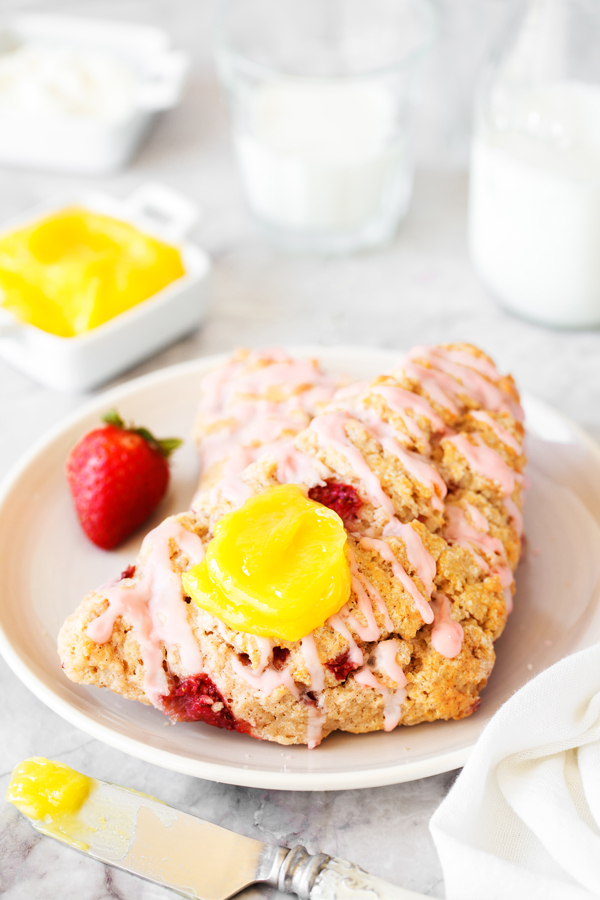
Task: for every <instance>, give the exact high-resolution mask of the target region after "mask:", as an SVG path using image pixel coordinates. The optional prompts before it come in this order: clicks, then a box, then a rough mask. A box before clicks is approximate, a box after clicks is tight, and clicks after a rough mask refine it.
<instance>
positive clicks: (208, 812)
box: [0, 0, 600, 900]
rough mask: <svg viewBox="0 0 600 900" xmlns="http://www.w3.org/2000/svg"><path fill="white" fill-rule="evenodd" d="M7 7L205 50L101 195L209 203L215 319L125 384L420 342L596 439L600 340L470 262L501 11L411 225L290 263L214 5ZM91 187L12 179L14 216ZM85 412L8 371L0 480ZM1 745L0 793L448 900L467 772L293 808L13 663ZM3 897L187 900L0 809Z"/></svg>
mask: <svg viewBox="0 0 600 900" xmlns="http://www.w3.org/2000/svg"><path fill="white" fill-rule="evenodd" d="M9 5H10V4H9ZM12 5H13V6H14V8H18V9H39V8H43V9H44V10H46V11H47V10H49V9H52V10H57V11H71V12H72V11H74V10H75V9H76V11H77V12H78V13H80V12H82V11H83V8H85V13H86V14H100V15H105V16H107V17H108V16H110V17H115V18H123V19H140V18H144V19H145V20H146V21H149V22H155V23H157V24H160V25H163V26H165V27H168V28H169V30H170V31H171V32H172V34H173V35H174V37H175V39H176V41H177V42H178V43H179V44H180V45H182V46H186V47H188V48H189V49H190V50H191V51H192V52H193V68H192V73H191V77H190V82H189V85H188V88H187V90H186V93H185V97H184V99H183V102H182V104H181V106H180V107H179V108H178V109H176V110H174V111H172V112H169V113H168V114H166V115H164V116H163V118H162V119H161V121H160V122H159V123H158V126H157V128H156V129H155V131H154V133H153V134H152V135H151V137H150V139H149V141H148V142H147V144H146V146H145V148H144V150H143V152H142V153H141V155H140V156H139V157H138V159H137V160H136V162H135V164H134V165H133V166H132V167H130V168H129V169H128V170H127V171H125V172H123V173H120V174H118V175H116V176H113V177H110V178H103V179H98V180H97V181H96V184H97V185H98V186H99V187H101V188H103V189H106V190H108V191H112V192H114V193H115V194H118V195H124V194H126V193H127V192H128V191H129V190H130V189H132V188H133V187H135V186H137V185H138V184H140V183H142V182H143V181H145V180H147V179H158V180H162V181H164V182H166V183H167V184H169V185H170V186H172V187H173V188H175V189H180V190H182V191H184V192H185V193H187V194H188V195H189V196H191V197H192V198H193V199H194V200H196V201H198V202H199V203H200V205H201V206H202V208H203V211H204V216H203V219H202V221H201V222H200V223H199V225H198V226H197V228H196V229H195V232H194V237H195V238H196V239H197V240H198V241H199V242H201V243H202V244H203V245H204V246H205V247H206V248H207V249H208V250H209V252H210V253H211V255H212V257H213V261H214V278H213V282H212V289H211V304H210V310H209V314H208V318H207V320H206V323H205V325H204V326H203V328H201V329H200V330H199V331H198V332H196V333H195V334H192V335H190V336H189V337H188V338H186V339H185V340H183V341H181V342H180V343H178V344H177V345H175V346H172V347H170V348H168V349H167V350H165V351H164V352H162V353H161V354H159V355H158V356H156V357H154V358H153V359H151V360H148V361H147V362H145V363H144V364H143V365H141V366H139V367H138V368H137V369H135V370H134V371H132V372H128V373H126V374H125V375H123V376H122V377H121V378H120V379H118V381H123V380H125V379H128V378H131V377H135V376H136V375H139V374H142V373H144V372H148V371H152V370H154V369H158V368H160V367H162V366H166V365H169V364H172V363H175V362H179V361H182V360H187V359H192V358H194V357H196V356H197V355H201V354H209V353H215V352H219V351H223V350H230V349H232V348H233V347H235V346H236V345H239V344H242V343H243V344H246V345H252V346H255V345H260V344H265V343H274V342H283V343H313V342H317V343H322V344H325V345H335V344H338V343H345V344H348V343H354V344H361V345H366V346H373V347H386V348H393V349H398V350H400V349H401V348H406V347H408V346H410V345H411V344H413V343H417V342H419V343H421V342H436V341H444V340H468V341H473V342H475V343H478V344H480V345H481V346H482V347H483V348H485V349H486V350H487V351H489V352H490V353H491V354H492V355H493V356H494V357H495V358H496V360H497V361H498V363H499V365H500V366H501V367H502V368H505V369H508V370H510V371H512V372H513V373H514V375H515V377H516V378H517V381H518V383H519V386H520V387H521V388H522V389H525V390H527V391H530V392H531V393H533V394H536V395H538V396H539V397H541V398H543V399H545V400H547V401H549V402H550V403H552V404H554V405H555V406H556V407H558V408H559V409H560V410H562V411H563V412H564V413H566V414H568V415H570V416H571V417H572V418H574V419H575V420H576V421H577V422H579V423H580V424H581V425H583V426H584V427H585V428H587V429H588V430H589V431H590V432H591V433H592V434H594V435H596V436H598V437H600V333H599V332H598V331H589V332H559V331H551V330H548V329H545V328H541V327H538V326H535V325H531V324H528V323H526V322H522V321H519V320H517V319H515V318H513V317H511V316H509V315H508V314H506V313H504V312H503V311H502V309H500V308H499V307H498V306H497V305H496V304H495V302H494V300H493V298H492V297H491V296H490V295H489V294H488V293H487V292H486V290H485V288H484V287H483V286H482V285H481V283H480V282H479V281H478V279H477V276H476V274H475V272H474V271H473V269H472V267H471V265H470V263H469V258H468V254H467V249H466V242H465V224H466V202H467V175H466V172H465V170H464V169H462V168H460V167H457V166H453V167H452V166H448V165H447V162H448V160H451V161H453V162H454V163H460V161H461V159H464V147H465V145H466V134H467V131H466V129H467V124H466V123H467V118H468V115H467V112H466V111H467V110H468V108H469V104H470V100H471V94H470V90H471V87H472V80H473V79H472V76H473V72H474V71H475V68H476V66H477V65H478V62H479V60H480V58H481V56H482V54H483V51H484V47H485V43H486V41H487V40H488V37H489V35H490V34H491V33H492V32H494V30H495V29H496V28H497V25H498V22H499V20H500V18H501V17H502V15H503V14H504V12H505V7H506V4H503V3H498V2H491V0H486V2H483V0H480V2H479V5H478V7H477V15H478V16H479V20H478V22H479V25H478V26H477V27H478V28H479V31H478V32H477V34H478V35H479V36H480V38H481V40H479V42H477V41H475V42H474V41H473V40H472V36H473V29H474V28H475V26H474V25H473V21H471V22H470V24H469V23H468V22H467V18H466V12H465V8H466V7H468V8H470V9H474V8H475V4H473V3H472V2H469V3H465V4H455V5H454V6H453V7H451V4H450V3H447V4H446V7H447V17H446V20H445V25H444V28H445V31H444V34H445V37H444V42H443V44H442V47H441V51H440V55H439V57H438V59H437V61H436V63H435V65H437V67H438V69H437V71H438V73H439V71H441V68H443V67H446V69H447V71H452V72H453V77H452V78H451V79H448V84H445V83H444V85H441V81H440V79H439V78H438V82H437V86H438V91H437V93H436V90H435V88H436V77H437V76H435V71H436V69H435V66H434V67H433V69H432V71H433V73H434V75H433V76H432V80H431V81H430V83H429V87H428V91H427V93H426V99H425V101H424V102H425V108H424V119H423V121H424V125H423V131H422V133H421V138H420V147H421V148H422V150H421V151H420V154H419V162H420V168H419V172H418V176H417V180H416V189H415V195H414V201H413V204H412V207H411V211H410V213H409V216H408V218H407V220H406V222H405V223H404V225H403V226H402V227H401V229H400V231H399V232H398V235H397V237H396V239H395V240H394V241H393V242H392V243H391V244H390V245H389V246H387V247H385V248H382V249H380V250H378V251H374V252H370V253H366V254H361V255H357V256H354V257H351V258H345V259H336V258H328V259H315V258H309V257H303V256H293V257H289V256H285V255H281V254H279V253H277V252H275V251H274V250H272V249H271V248H270V247H269V246H266V245H265V244H264V243H262V241H261V240H260V238H259V237H258V236H257V234H256V233H255V231H254V229H253V227H252V224H251V222H250V221H249V220H248V218H247V215H246V213H245V211H244V208H243V204H242V201H241V196H240V191H239V186H238V183H237V180H236V174H235V170H234V167H233V163H232V159H231V155H230V147H229V142H228V131H227V121H226V114H225V110H224V106H223V103H222V100H221V98H220V94H219V91H218V88H217V85H216V82H215V76H214V72H213V67H212V62H211V57H210V22H211V16H212V13H213V4H212V3H210V2H200V0H194V2H191V0H172V2H166V0H144V2H142V0H139V2H136V0H98V2H92V0H86V2H85V3H84V4H81V3H79V2H75V0H72V2H70V3H68V2H67V3H58V2H51V3H50V2H46V3H45V4H43V5H41V4H39V3H38V4H35V3H29V2H26V0H23V2H21V3H15V4H12ZM457 7H460V8H461V12H460V13H459V12H458V11H457ZM3 11H4V7H3ZM476 24H477V23H476ZM484 37H485V40H484ZM469 54H470V55H469ZM442 88H443V90H445V91H446V92H447V94H446V96H447V100H448V102H447V103H446V104H444V103H443V102H442V100H443V96H444V95H443V94H441V93H440V92H441V91H442ZM440 97H442V100H440ZM442 108H443V114H442V112H441V110H442ZM436 136H437V137H436ZM440 148H441V149H440ZM442 151H443V152H442ZM436 153H437V155H436ZM83 183H84V182H83V181H82V180H81V179H76V178H69V177H66V176H56V175H54V176H52V175H48V174H44V173H32V172H20V171H17V170H11V171H9V170H0V220H2V219H5V218H7V217H9V216H11V215H13V214H14V213H17V212H20V211H21V210H23V209H26V208H27V207H28V206H30V205H32V204H34V203H37V202H39V201H41V200H45V199H47V198H49V197H52V196H54V195H55V194H57V193H60V192H61V191H63V190H65V189H69V190H70V189H71V188H73V187H79V186H81V185H82V184H83ZM86 399H87V398H86V396H82V395H67V394H56V393H52V392H50V391H48V390H47V389H45V388H43V387H41V386H39V385H37V384H35V383H33V382H32V381H30V380H29V379H28V378H27V377H25V376H24V375H21V374H19V373H18V372H16V371H14V370H12V369H10V368H8V367H7V366H5V365H4V364H3V363H2V362H0V423H1V424H0V476H4V475H5V473H6V472H7V471H8V470H9V468H10V466H11V465H12V464H14V463H15V462H16V461H17V460H18V459H19V457H20V456H21V454H22V453H23V452H24V451H26V450H27V449H28V447H29V446H30V444H31V443H32V442H33V441H34V440H35V439H36V438H37V437H38V436H39V435H41V434H42V433H43V432H44V431H45V430H46V429H47V428H49V427H51V426H53V425H55V424H56V423H57V422H58V421H59V420H60V419H61V417H63V416H64V415H66V414H67V413H69V412H70V411H71V410H74V409H76V408H77V407H78V406H79V405H80V404H82V403H83V402H85V400H86ZM49 577H58V576H57V574H56V573H55V574H52V573H49ZM0 734H1V735H2V740H1V741H0V792H3V791H4V790H5V788H6V785H7V783H8V778H9V773H10V770H11V769H12V767H13V766H14V765H15V764H16V763H17V762H18V761H20V760H21V759H22V758H24V757H27V756H32V755H44V756H48V757H50V758H58V759H61V760H63V761H65V762H67V763H68V764H70V765H72V766H74V767H75V768H79V769H81V770H82V771H85V772H87V773H89V774H93V775H95V776H97V777H100V778H104V779H108V780H113V781H117V782H120V783H123V784H126V785H128V786H130V787H133V788H136V789H138V790H141V791H145V792H147V793H150V794H154V795H156V796H158V797H160V798H161V799H163V800H164V801H166V802H167V803H169V804H172V805H174V806H177V807H179V808H181V809H185V810H186V811H189V812H193V813H196V814H198V815H201V816H202V817H204V818H206V819H208V820H211V821H214V822H218V823H220V824H223V825H224V826H226V827H228V828H231V829H234V830H236V831H239V832H241V833H243V834H247V835H250V836H254V837H256V838H259V839H261V840H265V841H271V842H279V843H282V844H285V845H287V846H290V847H291V846H294V845H295V844H297V843H302V844H304V845H305V846H307V848H308V849H309V850H310V851H312V852H316V851H318V850H323V851H325V852H327V853H330V854H336V855H339V856H342V857H346V858H348V859H351V860H353V861H355V862H357V863H359V864H360V865H362V866H363V867H365V868H367V869H369V870H371V871H372V872H374V873H375V874H377V875H379V876H381V877H383V878H387V879H389V880H390V881H393V882H396V883H397V884H402V885H404V886H406V887H409V888H412V889H413V890H419V891H422V892H423V893H425V894H428V895H430V896H433V897H443V882H442V874H441V870H440V866H439V863H438V860H437V857H436V854H435V850H434V847H433V844H432V841H431V838H430V836H429V832H428V820H429V817H430V815H431V813H432V812H433V810H434V809H435V808H436V806H437V805H438V804H439V802H440V801H441V799H442V797H443V796H444V795H445V794H446V792H447V790H448V788H449V786H450V784H451V783H452V780H453V778H454V777H455V773H447V774H445V775H439V776H435V777H431V778H427V779H423V780H421V781H415V782H412V783H408V784H401V785H395V786H389V787H383V788H376V789H371V790H364V791H341V792H338V793H334V792H329V793H327V792H326V793H300V792H298V793H286V792H277V791H267V790H257V789H247V788H239V787H234V786H230V785H224V784H214V783H211V782H206V781H201V780H199V779H194V778H189V777H185V776H183V775H177V774H173V773H169V772H165V771H163V770H161V769H158V768H156V767H153V766H151V765H148V764H145V763H142V762H139V761H137V760H134V759H131V758H129V757H128V756H126V755H124V754H122V753H120V752H118V751H116V750H113V749H110V748H108V747H106V746H104V745H103V744H101V743H99V742H98V741H96V740H92V739H90V738H88V737H87V736H86V735H85V734H83V733H81V732H79V731H77V730H76V729H74V728H73V727H71V726H70V725H68V724H67V723H66V722H64V721H63V720H62V719H60V718H59V717H58V716H56V715H55V714H54V713H52V712H51V711H49V710H48V709H47V708H46V707H45V706H44V705H43V704H42V703H41V702H40V701H39V700H38V699H37V698H36V697H34V696H33V695H32V694H30V693H29V691H28V690H27V689H26V688H25V687H24V686H23V685H22V684H21V683H20V681H19V680H18V679H17V678H16V677H15V676H14V675H13V674H12V672H11V671H10V670H9V669H8V668H7V666H6V665H5V664H4V663H3V662H2V661H1V660H0ZM316 752H318V751H316ZM0 895H2V897H5V898H6V900H31V898H36V900H82V898H84V900H108V898H111V897H118V898H121V900H151V898H152V900H158V898H163V897H164V898H165V900H166V898H167V897H172V896H174V895H173V894H172V893H170V892H168V891H166V890H163V889H159V888H157V887H155V886H153V885H150V884H148V883H146V882H143V881H141V880H138V879H136V878H134V877H132V876H130V875H127V874H125V873H121V872H118V871H115V870H110V869H105V868H104V867H103V866H101V865H99V864H97V863H95V862H93V861H91V860H89V859H87V858H86V857H85V856H82V855H79V854H77V853H75V852H74V851H72V850H70V849H68V848H66V847H63V846H62V845H59V844H57V843H56V842H54V841H52V840H50V839H47V838H41V837H39V836H37V834H36V833H35V832H34V831H33V829H32V828H31V827H30V826H29V824H28V823H27V822H26V821H25V820H24V819H23V818H21V817H20V816H19V815H18V814H17V813H16V812H15V811H14V810H13V808H12V807H10V806H9V805H8V804H0Z"/></svg>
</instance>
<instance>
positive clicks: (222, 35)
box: [215, 0, 440, 83]
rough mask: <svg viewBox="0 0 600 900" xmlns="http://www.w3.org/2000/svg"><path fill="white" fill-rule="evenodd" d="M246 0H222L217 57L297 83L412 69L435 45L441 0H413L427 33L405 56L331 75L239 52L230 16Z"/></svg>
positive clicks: (253, 72) (257, 74) (240, 67)
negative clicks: (274, 63)
mask: <svg viewBox="0 0 600 900" xmlns="http://www.w3.org/2000/svg"><path fill="white" fill-rule="evenodd" d="M239 2H243V0H221V2H220V4H219V8H218V12H217V17H216V42H215V44H216V48H215V49H216V54H217V57H221V58H223V59H224V58H227V59H229V60H234V61H235V68H236V69H238V70H240V71H242V72H244V73H245V74H246V75H250V76H254V77H259V78H274V77H275V78H286V79H288V80H290V81H296V82H297V83H309V82H319V83H322V82H330V83H348V82H351V81H354V80H364V79H370V78H381V77H383V76H386V75H391V74H393V73H394V72H398V71H399V70H402V69H409V68H411V67H413V66H415V65H416V64H417V63H419V62H420V61H421V60H422V59H423V58H424V57H425V56H426V55H427V53H428V52H429V50H430V49H431V48H432V46H433V45H434V43H435V41H436V38H437V36H438V32H439V28H440V12H439V4H438V0H412V3H413V5H414V6H415V8H419V9H420V12H421V15H422V17H423V24H424V34H423V38H422V40H421V41H420V42H419V44H418V46H417V47H415V48H414V49H412V50H409V51H408V52H407V53H406V54H405V55H404V56H401V57H400V58H399V59H398V60H396V61H395V62H392V63H387V64H386V65H384V66H379V67H375V68H367V69H365V70H364V71H360V72H352V73H346V72H344V73H340V74H335V73H334V74H330V75H329V74H328V75H311V74H299V73H298V72H292V71H286V70H285V68H282V67H277V66H272V65H269V64H268V63H263V62H259V61H257V60H254V59H252V58H251V57H250V56H248V55H246V54H244V53H243V52H240V51H239V50H238V49H237V48H236V47H235V46H233V44H232V43H231V42H230V41H229V40H228V29H227V17H228V14H229V13H230V11H231V8H232V7H233V6H234V5H235V4H237V3H239Z"/></svg>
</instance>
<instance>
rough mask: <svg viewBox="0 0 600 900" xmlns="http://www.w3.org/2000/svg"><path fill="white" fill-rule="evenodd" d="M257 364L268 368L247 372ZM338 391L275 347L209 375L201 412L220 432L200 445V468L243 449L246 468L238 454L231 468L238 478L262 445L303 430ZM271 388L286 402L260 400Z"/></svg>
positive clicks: (304, 362) (307, 364)
mask: <svg viewBox="0 0 600 900" xmlns="http://www.w3.org/2000/svg"><path fill="white" fill-rule="evenodd" d="M261 362H266V363H267V365H262V366H259V367H258V368H255V369H251V370H250V371H248V369H249V367H251V366H252V365H253V364H255V363H261ZM337 387H338V381H337V380H336V379H334V378H331V377H330V376H328V375H325V374H324V373H322V372H321V371H320V370H319V367H318V364H317V363H316V362H315V361H314V360H309V359H293V358H291V357H289V356H288V355H287V354H286V353H285V352H284V351H283V350H279V349H277V348H272V349H268V350H263V351H253V352H251V353H250V354H249V356H247V357H246V358H245V359H242V360H237V361H233V362H229V363H226V364H225V365H223V366H220V367H219V368H217V369H214V370H213V371H212V372H209V373H208V374H207V375H206V376H205V377H204V380H203V394H202V400H201V403H200V409H199V413H200V415H201V416H202V417H203V420H204V424H205V425H206V426H210V425H212V424H216V425H218V426H219V427H218V428H217V429H216V430H215V431H213V432H212V433H210V434H208V435H206V437H205V438H204V439H203V441H202V443H201V446H200V461H201V466H202V469H203V470H206V469H208V468H209V467H210V466H211V465H213V464H214V463H215V462H217V461H218V460H220V459H223V458H226V457H229V456H232V455H235V454H236V450H237V449H238V448H239V447H240V446H242V447H243V448H244V449H245V450H247V451H248V456H247V457H246V461H245V463H244V459H243V457H242V456H241V455H239V454H238V455H237V460H238V463H237V466H236V467H232V466H230V469H229V475H230V476H233V475H235V474H239V472H241V471H242V469H243V468H245V465H248V464H249V463H250V462H254V461H255V460H256V459H258V457H259V456H260V455H261V454H262V452H263V448H264V445H267V444H271V443H278V442H279V441H281V440H282V439H285V438H286V437H287V438H288V439H289V438H290V437H293V436H294V435H296V434H297V433H298V432H299V431H301V430H302V429H303V428H305V427H306V426H307V425H308V423H309V420H310V418H311V416H313V415H314V414H315V412H316V407H317V406H318V405H319V404H321V403H325V402H326V401H328V400H330V399H331V397H332V396H333V394H334V392H335V390H336V388H337ZM270 388H276V389H277V390H278V391H279V392H283V394H284V396H285V399H283V400H277V401H272V400H267V399H264V397H261V396H260V395H261V394H264V393H266V392H268V391H269V389H270ZM240 465H241V468H240Z"/></svg>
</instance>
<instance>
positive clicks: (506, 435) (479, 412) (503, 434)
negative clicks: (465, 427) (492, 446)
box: [471, 409, 523, 456]
mask: <svg viewBox="0 0 600 900" xmlns="http://www.w3.org/2000/svg"><path fill="white" fill-rule="evenodd" d="M471 416H472V417H473V418H474V419H477V421H478V422H483V423H484V424H485V425H488V426H489V428H491V429H492V431H493V432H494V434H495V435H496V437H497V438H498V440H500V441H502V443H503V444H506V446H507V447H510V449H511V450H514V451H515V453H516V454H518V455H519V456H520V455H521V454H522V453H523V449H522V447H521V445H520V444H519V442H518V440H517V439H516V437H515V436H514V434H511V433H510V431H508V430H507V429H506V428H503V427H502V426H501V425H500V423H499V422H497V421H496V419H494V418H493V416H490V414H489V413H488V412H486V411H485V410H483V409H474V410H472V411H471Z"/></svg>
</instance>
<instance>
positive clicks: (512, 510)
mask: <svg viewBox="0 0 600 900" xmlns="http://www.w3.org/2000/svg"><path fill="white" fill-rule="evenodd" d="M504 508H505V509H506V512H507V513H508V515H509V518H511V519H512V523H513V525H514V527H515V531H516V532H517V534H518V536H519V537H520V538H521V537H523V513H522V512H521V510H520V509H519V507H518V506H517V504H516V503H515V501H514V500H513V499H512V497H505V498H504Z"/></svg>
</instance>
